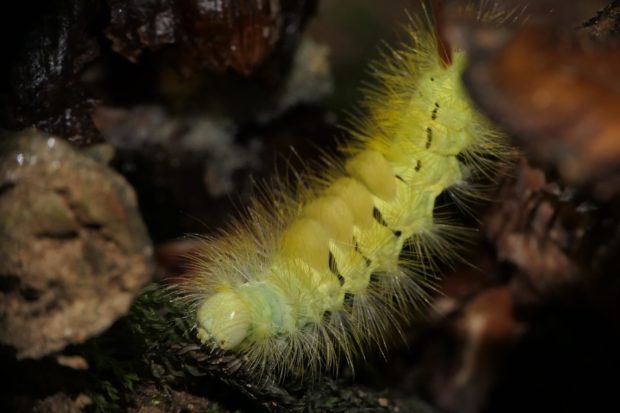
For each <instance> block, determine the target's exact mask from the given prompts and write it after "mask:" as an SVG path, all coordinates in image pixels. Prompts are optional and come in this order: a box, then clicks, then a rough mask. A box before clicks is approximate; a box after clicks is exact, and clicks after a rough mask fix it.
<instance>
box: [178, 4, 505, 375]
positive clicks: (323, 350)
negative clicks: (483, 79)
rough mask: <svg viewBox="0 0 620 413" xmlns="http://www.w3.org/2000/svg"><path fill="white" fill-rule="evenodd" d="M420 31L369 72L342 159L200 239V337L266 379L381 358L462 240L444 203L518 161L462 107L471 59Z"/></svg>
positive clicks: (189, 293)
mask: <svg viewBox="0 0 620 413" xmlns="http://www.w3.org/2000/svg"><path fill="white" fill-rule="evenodd" d="M426 16H428V13H427V14H426ZM479 18H480V19H486V20H490V19H498V18H499V17H498V16H497V13H495V12H490V13H482V14H480V17H479ZM412 23H413V25H414V26H415V27H411V28H409V29H408V30H407V33H408V42H407V44H404V45H402V46H401V47H400V48H399V49H395V50H390V52H389V53H386V54H385V56H384V57H383V59H384V61H383V62H382V63H379V64H375V65H374V66H372V74H373V76H374V79H375V86H372V87H369V88H368V89H367V90H366V91H365V98H364V99H363V102H362V105H361V106H362V108H363V112H364V115H363V116H360V117H358V118H357V119H355V120H354V121H353V122H352V125H353V126H351V127H350V128H349V129H350V134H351V136H352V137H351V139H350V140H349V141H348V142H347V143H346V144H345V145H343V147H342V148H341V150H340V155H339V156H331V157H328V158H327V159H326V161H325V162H324V164H323V167H322V168H321V170H319V171H318V172H313V173H310V172H307V173H304V174H300V175H299V177H298V178H297V185H294V186H295V187H294V188H292V189H291V185H287V184H285V183H277V184H274V185H271V186H270V187H269V188H267V190H265V191H264V192H263V193H262V196H260V195H257V196H256V197H255V199H254V200H253V201H252V203H251V205H250V206H249V207H248V208H247V211H246V212H247V213H246V215H245V217H244V218H241V219H238V220H236V221H234V222H233V223H232V224H231V225H230V226H229V227H228V228H227V229H226V230H224V231H223V232H222V234H220V235H219V236H215V237H209V238H205V239H204V240H203V241H202V243H201V246H200V247H199V248H198V249H197V251H196V252H195V254H194V255H193V257H192V266H191V269H190V270H189V272H188V274H187V276H186V277H185V279H184V281H183V282H182V283H181V284H180V285H181V286H180V287H179V288H180V291H181V293H182V296H183V297H184V298H185V299H186V300H187V302H188V303H190V309H191V310H190V312H191V314H192V317H195V323H196V328H197V336H198V338H199V339H200V341H201V342H203V343H204V344H205V345H207V346H215V347H219V348H221V349H224V350H228V351H231V352H236V353H237V354H239V356H240V357H242V358H243V359H244V360H245V362H246V363H247V365H248V366H249V367H250V368H251V369H252V370H253V371H256V372H257V374H258V375H266V374H268V375H270V376H272V377H276V378H280V379H282V378H283V377H285V376H288V375H294V376H297V377H302V376H312V377H314V376H315V375H317V374H318V373H319V372H321V371H323V370H332V371H335V370H337V369H338V367H339V365H340V364H341V362H343V361H344V362H345V363H347V364H348V365H350V366H353V365H354V363H355V360H356V359H358V358H360V357H364V356H365V355H366V354H368V351H370V350H372V351H376V350H379V351H381V352H385V351H386V349H387V347H388V341H389V337H390V336H391V335H393V334H398V333H400V332H402V328H403V326H404V325H406V323H407V322H409V321H411V320H412V318H414V317H415V315H416V314H418V312H416V311H415V309H416V307H417V306H418V305H419V304H422V303H424V302H425V301H426V297H427V295H428V290H429V288H432V285H433V279H434V277H435V276H434V274H435V268H436V264H435V263H436V260H438V259H439V260H444V259H448V260H450V259H452V258H454V256H455V255H457V254H458V253H457V252H456V251H458V250H459V247H460V244H462V243H463V240H464V237H463V228H461V227H460V226H458V225H455V224H453V223H451V222H449V221H448V220H446V219H444V218H442V216H441V214H440V213H438V211H437V209H438V208H437V206H436V203H437V198H438V196H439V195H440V194H442V193H443V192H449V193H450V194H452V195H454V198H455V199H456V200H457V202H463V203H465V204H467V199H470V198H477V197H480V196H481V194H480V192H479V189H477V187H476V186H475V185H473V184H472V182H474V181H475V179H476V177H477V176H480V175H487V176H490V175H493V173H494V172H493V168H496V167H497V165H498V162H504V161H505V160H506V159H507V158H508V157H509V155H510V153H511V149H510V147H509V145H508V144H507V143H506V140H505V137H504V135H503V134H502V133H501V132H499V131H498V130H497V129H495V128H494V127H493V126H492V125H491V124H490V123H489V121H487V120H486V119H485V118H484V117H483V116H482V115H481V114H479V113H478V112H477V111H476V110H475V108H474V107H473V104H472V103H471V102H470V100H469V98H468V97H467V94H466V92H465V90H464V87H463V85H462V83H461V79H460V78H461V74H462V72H463V70H464V68H465V65H466V61H467V58H466V55H465V53H464V52H463V51H460V50H456V49H455V50H451V51H450V55H449V56H448V57H449V59H446V57H445V55H443V54H442V53H439V51H438V50H439V47H438V36H437V35H436V33H435V30H434V29H433V23H432V21H431V18H427V19H426V20H423V19H417V20H415V19H412ZM342 158H343V159H342ZM463 195H465V197H464V196H463Z"/></svg>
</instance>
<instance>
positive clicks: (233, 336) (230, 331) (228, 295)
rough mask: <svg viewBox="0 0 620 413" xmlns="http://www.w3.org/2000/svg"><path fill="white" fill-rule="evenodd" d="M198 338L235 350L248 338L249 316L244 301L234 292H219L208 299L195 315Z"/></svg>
mask: <svg viewBox="0 0 620 413" xmlns="http://www.w3.org/2000/svg"><path fill="white" fill-rule="evenodd" d="M197 320H198V338H199V339H200V340H201V341H203V342H209V341H215V342H216V343H217V344H218V345H219V346H220V347H221V348H223V349H225V350H232V349H235V348H237V347H238V346H239V345H240V344H241V343H242V342H243V340H244V339H245V338H246V337H247V336H248V334H249V330H250V325H251V316H250V310H249V309H248V307H247V305H246V303H245V302H244V300H243V299H242V298H241V297H239V294H237V293H236V292H235V291H221V292H218V293H216V294H214V295H212V296H211V297H209V298H208V299H207V300H206V301H205V302H204V303H203V304H202V305H201V306H200V307H199V308H198V314H197Z"/></svg>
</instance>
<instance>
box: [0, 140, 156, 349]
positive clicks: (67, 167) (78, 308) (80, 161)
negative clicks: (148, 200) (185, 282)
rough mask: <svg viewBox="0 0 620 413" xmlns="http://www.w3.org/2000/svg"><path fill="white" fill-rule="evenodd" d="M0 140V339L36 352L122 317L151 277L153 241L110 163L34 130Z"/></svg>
mask: <svg viewBox="0 0 620 413" xmlns="http://www.w3.org/2000/svg"><path fill="white" fill-rule="evenodd" d="M3 140H4V142H3V147H2V152H1V153H0V217H1V218H0V343H3V344H6V345H9V346H11V347H13V348H15V349H16V353H17V354H16V355H17V357H18V358H40V357H42V356H44V355H47V354H50V353H53V352H55V351H57V350H60V349H62V348H63V347H65V346H66V345H68V344H72V343H80V342H82V341H84V340H85V339H87V338H89V337H92V336H94V335H96V334H98V333H100V332H101V331H103V330H105V329H106V328H107V327H108V326H109V325H110V324H112V322H114V321H115V320H116V319H117V318H118V317H119V316H121V315H123V314H125V313H126V312H127V311H128V309H129V306H130V305H131V303H132V301H133V298H134V296H135V295H136V294H137V292H138V291H139V289H140V288H141V287H142V286H143V285H144V284H145V283H146V282H147V281H148V279H149V278H150V276H151V274H152V271H153V267H152V247H151V242H150V240H149V237H148V234H147V232H146V228H145V227H144V224H143V223H142V220H141V217H140V215H139V213H138V209H137V200H136V197H135V193H134V191H133V189H132V188H131V187H130V186H129V185H128V184H127V182H126V181H125V180H124V179H123V178H122V177H120V176H119V175H118V174H117V173H115V172H114V171H113V170H111V169H110V168H108V167H107V166H106V165H104V164H101V163H99V162H97V161H96V160H94V159H93V158H92V157H90V156H84V155H83V154H81V153H79V152H76V151H74V150H73V149H72V148H70V146H69V145H68V144H67V143H66V142H64V141H62V140H60V139H58V138H55V137H52V136H48V135H43V134H41V133H39V132H37V131H35V130H34V129H33V130H27V131H23V132H20V133H16V134H12V135H9V136H4V137H3Z"/></svg>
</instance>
